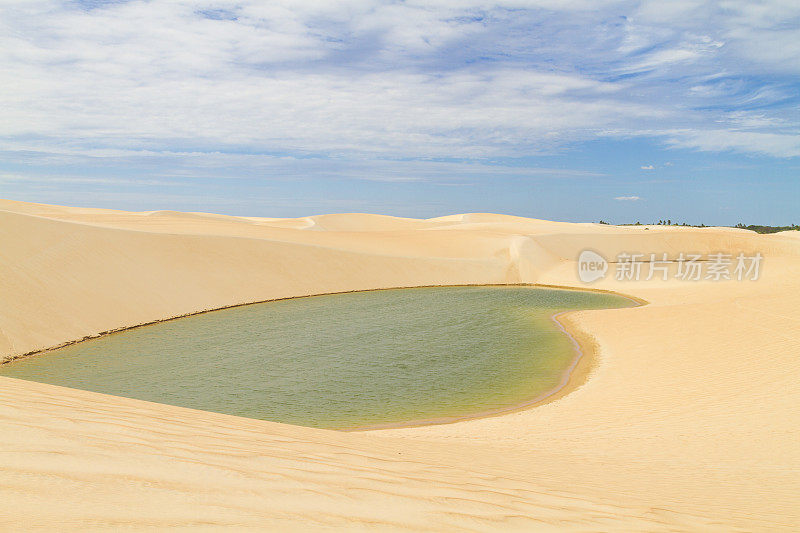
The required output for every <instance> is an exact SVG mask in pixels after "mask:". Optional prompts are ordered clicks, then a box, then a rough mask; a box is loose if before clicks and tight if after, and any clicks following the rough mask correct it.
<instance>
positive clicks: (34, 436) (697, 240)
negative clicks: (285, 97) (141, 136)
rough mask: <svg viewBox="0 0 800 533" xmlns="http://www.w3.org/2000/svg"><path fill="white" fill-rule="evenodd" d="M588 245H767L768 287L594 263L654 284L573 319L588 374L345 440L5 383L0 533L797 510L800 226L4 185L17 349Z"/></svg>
mask: <svg viewBox="0 0 800 533" xmlns="http://www.w3.org/2000/svg"><path fill="white" fill-rule="evenodd" d="M584 248H591V249H593V250H596V251H598V252H600V253H602V254H603V255H605V256H606V257H608V258H610V259H611V258H614V257H616V255H617V254H618V253H620V252H634V251H635V252H642V253H650V252H653V253H659V254H660V253H662V252H666V253H668V254H669V255H670V256H671V257H674V256H676V255H677V254H679V253H680V252H699V253H712V252H717V251H728V252H733V253H738V252H740V251H742V252H745V253H753V252H756V251H758V252H760V253H762V254H763V255H764V256H765V259H764V264H763V273H762V277H761V279H760V280H758V281H755V282H738V281H731V282H711V281H701V282H693V283H688V282H684V283H681V282H677V281H675V280H670V281H666V282H664V281H657V280H653V281H651V282H647V281H639V282H622V281H615V280H613V279H607V280H605V281H601V282H598V283H597V284H596V285H593V287H598V288H603V289H608V290H617V291H620V292H624V293H626V294H631V295H633V296H637V297H639V298H643V299H645V300H647V301H648V302H650V303H649V305H647V306H644V307H638V308H631V309H615V310H604V311H586V312H579V313H572V314H570V315H569V316H567V318H566V320H567V322H568V325H569V326H570V328H571V330H572V331H573V332H575V333H576V334H577V335H579V336H580V337H581V338H582V339H583V342H584V344H585V345H589V344H593V345H595V347H596V350H595V352H596V353H595V355H594V357H593V359H592V364H591V365H586V364H585V365H583V368H582V369H581V372H584V373H586V372H589V377H588V379H585V380H584V381H585V382H584V383H583V384H582V385H581V386H580V387H578V388H577V389H576V390H572V392H571V393H569V394H564V395H561V396H560V397H559V398H558V399H556V400H555V401H552V402H550V403H547V404H545V405H541V406H539V407H536V408H533V409H528V410H524V411H520V412H517V413H512V414H507V415H503V416H500V417H494V418H485V419H480V420H472V421H467V422H460V423H457V424H450V425H442V426H429V427H421V428H407V429H396V430H383V431H374V432H362V433H338V432H331V431H324V430H313V429H307V428H298V427H293V426H287V425H281V424H275V423H269V422H263V421H256V420H248V419H242V418H236V417H231V416H224V415H218V414H212V413H205V412H199V411H192V410H188V409H182V408H177V407H171V406H165V405H159V404H152V403H147V402H141V401H135V400H129V399H124V398H117V397H111V396H104V395H100V394H94V393H89V392H84V391H77V390H71V389H64V388H59V387H54V386H49V385H42V384H35V383H30V382H24V381H19V380H13V379H9V378H0V396H2V402H1V403H0V451H2V452H3V453H0V529H7V530H14V531H19V530H26V529H35V528H37V527H45V528H57V529H61V530H64V529H76V530H92V529H98V530H107V529H114V528H118V527H122V526H127V527H133V528H137V529H147V528H155V529H160V528H165V527H189V526H194V527H197V528H200V529H204V528H205V529H213V530H216V529H220V528H222V527H230V528H231V529H236V530H240V529H248V528H250V529H258V528H263V527H273V528H281V529H302V530H309V529H324V528H326V527H329V526H343V525H346V526H351V527H354V528H365V529H366V528H372V529H397V528H407V529H418V530H442V529H453V528H463V529H474V530H495V529H499V528H504V529H516V530H531V529H534V528H536V529H545V530H547V529H569V530H592V531H596V530H618V531H643V530H648V531H650V530H652V531H674V530H698V529H699V530H719V531H735V530H750V531H751V530H776V529H785V530H796V529H798V528H800V496H798V494H800V446H798V443H800V430H799V429H798V425H799V424H798V423H799V422H800V409H798V407H797V406H798V405H800V385H799V384H798V380H797V375H798V372H800V312H799V311H800V276H798V274H800V238H798V232H784V233H779V234H775V235H756V234H753V233H751V232H747V231H742V230H733V229H722V228H702V229H700V228H677V227H660V226H651V227H644V226H642V227H615V226H605V225H598V224H568V223H557V222H548V221H543V220H533V219H524V218H519V217H510V216H501V215H491V214H467V215H453V216H448V217H440V218H436V219H430V220H414V219H402V218H395V217H384V216H378V215H364V214H346V215H323V216H310V217H305V218H300V219H271V218H258V217H228V216H223V215H214V214H205V213H177V212H170V211H157V212H142V213H128V212H121V211H113V210H105V209H78V208H68V207H60V206H48V205H41V204H26V203H20V202H13V201H7V200H2V201H0V301H2V303H3V305H2V307H0V357H2V358H13V357H16V356H20V355H23V354H27V353H30V352H35V351H37V350H42V349H45V348H49V347H53V346H57V345H60V344H63V343H66V342H72V341H75V340H79V339H82V338H84V337H87V336H93V335H98V334H100V333H102V332H105V331H109V330H114V329H119V328H124V327H129V326H133V325H137V324H141V323H146V322H151V321H155V320H162V319H166V318H169V317H174V316H180V315H184V314H187V313H194V312H198V311H202V310H206V309H214V308H219V307H224V306H229V305H236V304H241V303H247V302H253V301H261V300H268V299H273V298H283V297H290V296H301V295H307V294H318V293H326V292H337V291H348V290H363V289H373V288H383V287H402V286H419V285H447V284H483V283H543V284H552V285H564V286H582V284H581V283H580V282H579V281H578V279H577V276H576V265H575V259H576V257H577V255H578V254H579V252H580V251H581V250H582V249H584ZM587 362H588V361H587ZM576 377H578V376H576ZM576 383H578V381H576ZM573 388H574V387H573Z"/></svg>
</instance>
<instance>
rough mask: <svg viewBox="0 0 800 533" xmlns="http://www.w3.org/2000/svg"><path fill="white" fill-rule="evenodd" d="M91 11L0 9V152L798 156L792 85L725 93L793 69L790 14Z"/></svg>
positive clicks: (291, 4) (252, 6)
mask: <svg viewBox="0 0 800 533" xmlns="http://www.w3.org/2000/svg"><path fill="white" fill-rule="evenodd" d="M93 3H94V4H98V5H99V6H100V7H97V8H94V9H81V8H80V5H81V2H70V3H62V2H56V1H55V0H53V1H48V0H36V1H24V2H23V1H8V2H4V3H3V5H2V6H0V77H2V79H4V80H8V82H7V83H4V84H2V85H0V100H2V101H3V103H4V111H3V120H2V121H0V144H5V145H6V147H7V148H8V147H13V146H14V145H15V144H19V143H21V142H24V143H27V144H28V145H30V146H31V147H32V148H34V149H38V150H42V151H44V152H47V153H51V154H52V153H56V152H58V151H59V150H64V149H67V150H70V149H71V150H84V151H85V150H106V151H122V152H125V151H129V150H133V151H141V150H151V151H153V152H157V153H158V152H162V151H167V152H170V151H193V150H194V151H199V152H205V151H211V152H214V151H225V150H239V151H254V152H269V153H279V152H299V153H306V154H309V153H310V154H318V155H330V154H333V155H337V156H341V155H347V156H348V157H350V156H353V157H365V158H374V157H406V158H409V157H410V158H419V157H463V158H482V157H487V156H520V155H530V154H537V153H548V152H550V151H552V150H553V149H554V148H558V147H559V146H561V145H563V144H564V143H569V142H574V141H580V140H585V139H591V138H594V137H597V136H598V135H609V134H611V135H624V136H657V137H661V138H665V139H667V141H668V143H669V145H671V146H676V147H690V148H695V149H700V150H736V151H741V152H751V153H752V152H755V153H763V154H768V155H772V156H776V157H794V156H797V155H798V154H800V145H798V141H797V140H796V139H797V138H798V135H797V131H798V121H800V118H798V116H797V114H796V113H795V114H794V115H791V114H789V115H788V116H783V115H785V114H784V113H781V112H780V109H777V110H773V111H770V110H769V109H770V108H769V105H768V104H770V103H773V102H779V101H781V99H782V98H785V97H786V95H787V94H791V93H792V89H791V88H786V87H781V86H780V85H779V84H770V83H768V82H767V83H761V84H759V85H760V86H759V87H757V88H754V87H751V86H750V85H748V82H747V81H741V80H739V79H738V78H737V80H738V81H731V78H736V77H737V76H738V77H739V78H741V79H742V80H746V79H747V77H748V76H749V75H755V74H757V75H762V76H764V75H769V74H770V73H787V72H788V73H791V74H800V44H798V43H800V37H799V36H798V33H797V32H798V31H800V30H798V28H796V27H792V26H791V25H788V26H787V24H785V23H784V21H786V20H791V19H792V17H795V16H797V15H798V13H799V12H798V7H797V5H796V3H793V2H787V1H778V0H773V1H771V2H769V3H768V4H769V5H766V4H765V5H764V6H763V7H759V6H756V5H754V4H752V3H750V2H745V1H743V0H742V1H739V0H736V1H734V0H731V1H729V2H727V3H726V5H725V6H724V9H723V7H719V6H716V7H715V6H714V5H712V4H710V3H706V2H695V1H689V0H681V1H676V2H670V3H669V6H666V5H665V4H664V3H663V2H655V1H654V0H653V1H643V2H640V3H639V4H638V6H637V7H635V8H630V7H627V6H628V4H624V3H620V2H602V3H596V2H589V1H588V0H580V1H572V2H559V1H556V0H538V1H535V0H531V1H525V0H504V1H500V2H483V1H477V0H470V1H467V2H457V1H455V0H439V1H434V2H423V1H421V0H414V1H409V2H405V3H386V2H380V1H377V0H349V1H345V2H336V3H332V2H317V1H306V2H297V1H290V0H275V1H273V2H268V3H264V2H256V1H251V0H247V1H233V0H215V1H210V0H201V1H194V2H189V1H188V0H176V1H170V2H167V1H149V2H145V1H143V0H131V1H127V2H109V3H102V2H93ZM86 4H88V2H87V3H86ZM564 12H568V13H564ZM620 13H625V14H626V18H625V21H624V23H617V22H616V21H618V20H619V16H618V15H619V14H620ZM712 18H713V19H714V20H715V26H714V27H713V28H709V27H708V24H707V21H708V20H711V19H712ZM532 27H536V28H537V30H536V31H535V32H534V31H531V28H532ZM576 50H577V51H578V52H576ZM487 57H488V58H489V59H488V60H486V58H487ZM541 57H548V58H550V59H549V60H548V61H543V60H541V59H540V58H541ZM476 58H478V59H480V58H483V59H480V60H478V59H476ZM796 59H797V60H796ZM795 60H796V61H795ZM721 72H724V73H725V74H724V75H723V74H721ZM632 74H636V75H632ZM615 75H619V76H620V78H619V79H615ZM712 104H713V105H715V106H722V107H724V106H725V105H731V106H746V105H754V104H758V105H759V106H761V107H763V108H765V109H767V110H765V111H763V112H760V113H757V114H756V113H752V112H749V111H746V110H738V111H737V110H734V111H733V112H731V111H730V110H727V111H717V110H714V109H713V108H712ZM697 109H704V110H702V111H698V110H697ZM604 132H605V133H604ZM609 132H614V133H609ZM650 166H651V167H652V165H650ZM642 168H643V169H646V168H645V167H642Z"/></svg>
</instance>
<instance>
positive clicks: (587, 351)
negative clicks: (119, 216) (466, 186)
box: [0, 283, 649, 433]
mask: <svg viewBox="0 0 800 533" xmlns="http://www.w3.org/2000/svg"><path fill="white" fill-rule="evenodd" d="M446 287H532V288H542V289H559V290H569V291H583V292H596V293H603V294H613V295H615V296H620V297H622V298H625V299H627V300H630V301H631V302H633V303H634V304H636V305H635V306H633V307H641V306H644V305H647V304H649V302H648V301H647V300H644V299H642V298H638V297H636V296H632V295H629V294H623V293H620V292H616V291H612V290H606V289H596V288H588V287H587V288H584V287H571V286H567V285H550V284H543V283H462V284H455V285H413V286H400V287H382V288H375V289H354V290H349V291H336V292H323V293H317V294H308V295H304V296H286V297H283V298H270V299H267V300H256V301H252V302H245V303H240V304H233V305H226V306H222V307H215V308H213V309H203V310H200V311H195V312H192V313H185V314H182V315H176V316H172V317H168V318H163V319H159V320H152V321H150V322H143V323H141V324H136V325H133V326H123V327H120V328H115V329H110V330H107V331H102V332H100V333H97V334H95V335H87V336H85V337H83V338H80V339H76V340H72V341H67V342H63V343H61V344H58V345H56V346H50V347H48V348H44V349H41V350H33V351H30V352H27V353H24V354H19V355H16V356H11V357H7V358H5V359H3V360H2V361H0V366H2V365H6V364H9V363H13V362H15V361H19V360H21V359H27V358H29V357H34V356H36V355H40V354H44V353H47V352H51V351H54V350H58V349H59V348H63V347H65V346H71V345H73V344H78V343H80V342H84V341H88V340H91V339H97V338H99V337H104V336H107V335H112V334H114V333H120V332H123V331H128V330H132V329H137V328H142V327H145V326H152V325H155V324H160V323H162V322H170V321H172V320H178V319H180V318H186V317H190V316H195V315H201V314H205V313H213V312H214V311H222V310H224V309H233V308H236V307H243V306H246V305H256V304H262V303H268V302H278V301H283V300H295V299H298V298H313V297H316V296H331V295H336V294H350V293H355V292H374V291H393V290H403V289H426V288H446ZM608 309H615V308H608ZM602 310H603V309H594V311H602ZM581 311H584V310H569V311H560V312H558V313H555V314H554V315H552V316H551V317H550V319H551V320H552V321H553V322H554V323H555V324H556V327H558V329H560V330H561V331H562V332H563V333H564V334H565V335H566V336H567V337H568V338H569V340H570V342H571V343H572V345H573V349H574V351H575V358H574V359H573V361H572V363H571V364H570V366H569V367H568V368H567V369H566V370H565V371H564V373H563V374H562V377H561V380H560V381H559V384H558V385H557V386H556V387H555V388H553V389H552V390H550V391H547V392H544V393H542V394H540V395H539V396H537V397H535V398H533V399H531V400H527V401H525V402H523V403H521V404H517V405H513V406H509V407H503V408H499V409H493V410H490V411H482V412H479V413H475V414H469V415H459V416H455V417H442V418H436V419H423V420H411V421H407V422H395V423H386V424H376V425H370V426H358V427H350V428H327V429H325V428H314V429H318V430H322V431H336V432H340V433H350V432H362V431H380V430H390V429H404V428H415V427H424V426H435V425H443V424H454V423H456V422H464V421H468V420H477V419H481V418H491V417H496V416H502V415H505V414H510V413H515V412H519V411H524V410H527V409H531V408H533V407H537V406H539V405H543V404H546V403H550V402H553V401H555V400H557V399H559V398H561V397H563V396H566V395H567V394H569V393H570V392H573V391H574V390H577V389H578V388H580V387H581V386H582V385H583V384H584V383H586V381H587V379H588V377H589V374H590V372H591V369H592V368H593V367H594V364H595V363H596V361H595V359H596V353H597V343H596V342H595V340H594V338H593V337H592V336H591V334H589V333H586V332H582V331H579V330H576V329H574V325H573V326H570V325H568V324H567V322H568V319H567V318H566V316H567V315H569V314H571V313H577V312H581ZM75 390H82V389H75ZM156 403H157V402H156ZM164 405H168V404H164ZM245 418H247V417H245ZM254 420H258V419H254ZM266 422H270V421H269V420H267V421H266ZM289 425H293V424H289ZM297 427H308V426H297Z"/></svg>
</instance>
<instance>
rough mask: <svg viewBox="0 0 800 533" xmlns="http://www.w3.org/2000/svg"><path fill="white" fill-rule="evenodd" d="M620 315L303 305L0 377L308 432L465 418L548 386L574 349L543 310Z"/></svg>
mask: <svg viewBox="0 0 800 533" xmlns="http://www.w3.org/2000/svg"><path fill="white" fill-rule="evenodd" d="M630 305H633V304H632V302H631V301H630V300H628V299H626V298H623V297H620V296H615V295H610V294H599V293H593V292H581V291H570V290H556V289H544V288H533V287H449V288H444V287H443V288H422V289H401V290H384V291H372V292H358V293H348V294H336V295H328V296H315V297H310V298H298V299H293V300H283V301H277V302H268V303H262V304H254V305H249V306H243V307H237V308H232V309H225V310H221V311H215V312H212V313H205V314H201V315H195V316H191V317H186V318H182V319H179V320H174V321H170V322H163V323H160V324H154V325H151V326H146V327H142V328H136V329H132V330H128V331H124V332H119V333H115V334H111V335H108V336H105V337H100V338H97V339H93V340H89V341H85V342H81V343H78V344H74V345H72V346H67V347H64V348H61V349H58V350H54V351H52V352H48V353H45V354H42V355H39V356H36V357H31V358H28V359H23V360H20V361H17V362H14V363H11V364H7V365H4V366H1V367H0V375H5V376H10V377H15V378H21V379H28V380H32V381H39V382H43V383H51V384H55V385H62V386H66V387H73V388H78V389H85V390H90V391H95V392H102V393H106V394H113V395H117V396H126V397H130V398H138V399H142V400H149V401H153V402H160V403H166V404H172V405H179V406H184V407H191V408H194V409H203V410H207V411H217V412H220V413H228V414H233V415H239V416H246V417H251V418H260V419H263V420H272V421H278V422H286V423H290V424H298V425H303V426H314V427H326V428H348V427H357V426H369V425H376V424H387V423H400V422H408V421H420V420H430V419H440V418H448V417H458V416H468V415H473V414H480V413H485V412H487V411H493V410H498V409H503V408H508V407H512V406H515V405H519V404H521V403H524V402H526V401H530V400H532V399H534V398H536V397H538V396H540V395H541V394H543V393H545V392H547V391H549V390H552V389H553V388H554V387H556V386H558V384H559V383H560V382H561V379H562V377H563V375H564V372H565V370H566V369H567V368H569V366H570V365H571V363H572V362H573V361H574V358H575V347H574V345H573V343H572V341H571V339H570V338H569V337H568V336H567V335H565V334H564V333H563V332H562V331H561V330H560V329H559V328H558V327H557V325H556V324H555V323H554V322H553V321H552V319H551V316H552V315H553V314H554V313H557V312H559V311H564V310H569V309H598V308H608V307H628V306H630Z"/></svg>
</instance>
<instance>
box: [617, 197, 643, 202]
mask: <svg viewBox="0 0 800 533" xmlns="http://www.w3.org/2000/svg"><path fill="white" fill-rule="evenodd" d="M614 200H617V201H619V202H636V201H638V200H641V198H639V197H638V196H617V197H616V198H614Z"/></svg>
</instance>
